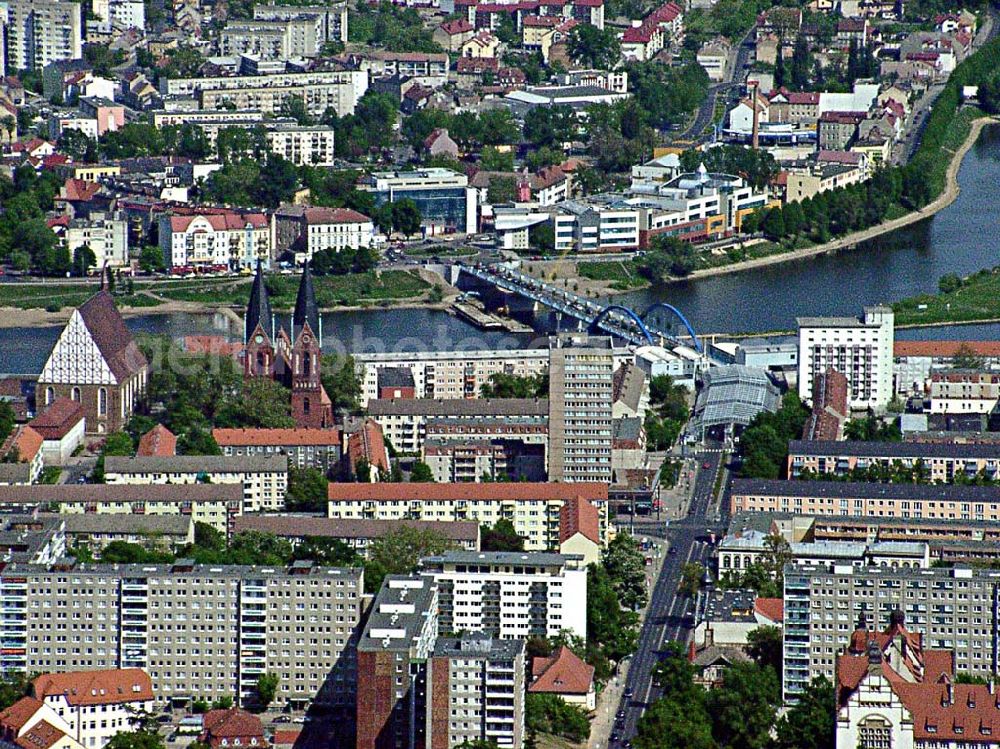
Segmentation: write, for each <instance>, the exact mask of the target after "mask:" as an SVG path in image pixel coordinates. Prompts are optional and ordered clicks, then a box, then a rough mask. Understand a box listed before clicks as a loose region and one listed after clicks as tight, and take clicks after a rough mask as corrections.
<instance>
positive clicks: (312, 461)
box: [212, 429, 341, 472]
mask: <svg viewBox="0 0 1000 749" xmlns="http://www.w3.org/2000/svg"><path fill="white" fill-rule="evenodd" d="M212 437H213V438H215V441H216V443H217V444H218V445H219V448H220V449H221V450H222V454H223V455H273V454H274V453H284V454H285V455H287V456H288V459H289V465H291V466H294V467H296V468H319V469H321V470H322V471H324V472H326V471H328V470H330V469H331V468H334V467H336V466H337V465H338V463H339V462H340V445H341V434H340V431H339V430H337V429H213V430H212Z"/></svg>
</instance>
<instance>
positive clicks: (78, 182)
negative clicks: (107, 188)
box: [59, 178, 101, 201]
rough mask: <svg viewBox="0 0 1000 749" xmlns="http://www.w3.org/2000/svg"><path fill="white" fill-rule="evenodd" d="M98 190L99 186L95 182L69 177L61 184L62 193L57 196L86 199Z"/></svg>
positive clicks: (90, 197) (99, 189)
mask: <svg viewBox="0 0 1000 749" xmlns="http://www.w3.org/2000/svg"><path fill="white" fill-rule="evenodd" d="M100 191H101V186H100V184H98V183H97V182H89V181H88V180H85V179H74V178H70V179H67V180H66V182H65V183H64V184H63V188H62V194H61V195H60V196H59V197H61V198H63V199H64V200H79V201H88V200H91V199H93V197H94V196H95V195H97V193H99V192H100Z"/></svg>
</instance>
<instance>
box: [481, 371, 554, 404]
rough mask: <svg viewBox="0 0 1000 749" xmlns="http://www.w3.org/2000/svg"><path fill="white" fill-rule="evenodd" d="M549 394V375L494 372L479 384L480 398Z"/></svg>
mask: <svg viewBox="0 0 1000 749" xmlns="http://www.w3.org/2000/svg"><path fill="white" fill-rule="evenodd" d="M548 394H549V375H548V373H547V372H546V373H545V374H539V375H533V376H531V375H529V376H524V377H522V376H520V375H512V374H507V373H506V372H496V373H494V374H491V375H490V376H489V379H488V380H487V381H486V382H485V383H483V384H482V385H480V386H479V397H481V398H544V397H546V396H547V395H548Z"/></svg>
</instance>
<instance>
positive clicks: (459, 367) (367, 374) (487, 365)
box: [354, 348, 549, 406]
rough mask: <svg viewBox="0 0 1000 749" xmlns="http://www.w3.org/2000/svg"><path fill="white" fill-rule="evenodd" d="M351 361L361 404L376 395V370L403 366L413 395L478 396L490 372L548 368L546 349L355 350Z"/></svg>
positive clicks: (527, 373) (520, 373) (528, 373)
mask: <svg viewBox="0 0 1000 749" xmlns="http://www.w3.org/2000/svg"><path fill="white" fill-rule="evenodd" d="M354 363H355V366H356V367H357V370H358V376H359V377H360V378H361V405H362V406H365V405H367V404H368V401H370V400H375V399H377V398H380V397H381V395H380V393H379V386H378V375H379V372H380V371H382V370H383V369H387V368H397V367H405V368H407V369H409V370H410V372H412V374H413V387H414V396H415V397H417V398H438V399H445V400H447V399H453V398H478V397H479V394H480V392H481V390H482V387H483V385H486V384H487V383H488V382H489V379H490V377H491V376H492V375H495V374H507V375H514V376H516V377H536V376H538V375H542V374H544V373H546V372H547V371H548V369H549V350H548V349H547V348H531V349H486V350H483V349H478V350H473V351H400V352H386V353H373V354H367V353H358V354H355V356H354Z"/></svg>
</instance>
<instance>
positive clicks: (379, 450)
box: [347, 419, 390, 481]
mask: <svg viewBox="0 0 1000 749" xmlns="http://www.w3.org/2000/svg"><path fill="white" fill-rule="evenodd" d="M361 461H367V463H368V466H369V471H370V473H369V475H368V476H367V477H363V478H365V480H366V481H378V480H379V478H380V472H381V473H385V474H387V473H388V472H389V469H390V466H389V453H388V452H387V451H386V449H385V436H384V435H383V434H382V427H380V426H379V424H378V422H377V421H375V420H374V419H365V420H364V422H363V423H362V424H361V426H360V428H359V429H357V430H356V431H355V432H353V433H352V434H350V435H348V437H347V465H348V468H349V470H350V471H351V473H352V474H353V473H354V472H355V471H356V470H357V467H358V463H359V462H361Z"/></svg>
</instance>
